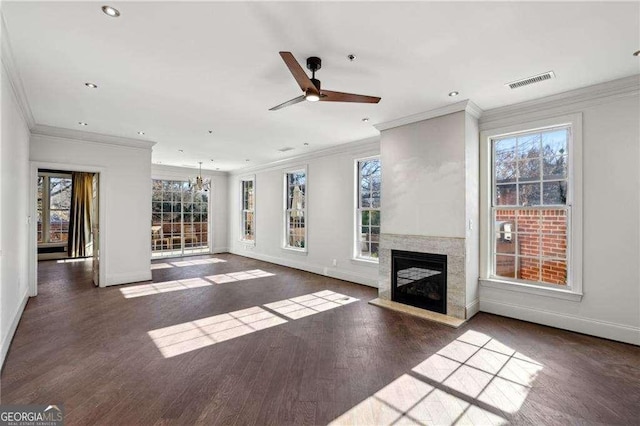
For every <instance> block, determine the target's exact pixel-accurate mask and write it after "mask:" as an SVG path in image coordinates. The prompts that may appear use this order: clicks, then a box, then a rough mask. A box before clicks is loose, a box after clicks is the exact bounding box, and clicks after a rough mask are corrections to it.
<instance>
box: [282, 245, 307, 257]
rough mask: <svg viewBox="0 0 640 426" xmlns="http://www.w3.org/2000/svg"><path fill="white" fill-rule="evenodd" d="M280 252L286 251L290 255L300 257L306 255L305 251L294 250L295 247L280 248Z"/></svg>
mask: <svg viewBox="0 0 640 426" xmlns="http://www.w3.org/2000/svg"><path fill="white" fill-rule="evenodd" d="M282 250H284V251H288V252H291V253H295V254H299V255H300V256H306V255H307V249H306V248H305V249H300V248H295V247H282Z"/></svg>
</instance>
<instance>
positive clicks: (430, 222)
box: [380, 111, 466, 238]
mask: <svg viewBox="0 0 640 426" xmlns="http://www.w3.org/2000/svg"><path fill="white" fill-rule="evenodd" d="M465 115H466V113H465V112H464V111H460V112H456V113H453V114H448V115H443V116H440V117H435V118H432V119H429V120H424V121H420V122H417V123H412V124H410V125H405V126H400V127H396V128H393V129H389V130H385V131H384V132H383V135H382V138H383V141H382V143H381V146H380V150H381V160H382V169H383V171H384V175H383V177H382V181H383V185H382V206H383V211H384V219H383V220H382V229H381V232H382V233H385V234H399V235H428V236H430V237H450V238H456V237H457V238H464V237H465Z"/></svg>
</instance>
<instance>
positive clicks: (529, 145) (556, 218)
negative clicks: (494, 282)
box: [489, 125, 573, 288]
mask: <svg viewBox="0 0 640 426" xmlns="http://www.w3.org/2000/svg"><path fill="white" fill-rule="evenodd" d="M490 144H491V211H490V215H491V216H490V224H491V228H490V229H491V231H490V232H491V241H490V247H491V248H490V256H489V257H490V259H489V262H490V271H489V272H490V274H489V275H490V277H492V278H498V279H506V280H514V281H521V282H525V283H533V284H543V285H555V286H563V287H565V288H566V287H567V286H568V285H569V284H570V279H571V277H570V275H571V267H570V266H571V265H570V256H569V253H570V248H571V244H570V242H571V218H572V205H571V202H570V200H571V199H572V198H571V197H572V194H571V191H572V178H571V170H572V164H571V161H572V158H573V156H572V153H571V150H572V126H571V125H562V126H556V127H547V128H543V129H538V130H533V131H527V132H518V133H511V134H507V135H504V136H497V137H491V138H490Z"/></svg>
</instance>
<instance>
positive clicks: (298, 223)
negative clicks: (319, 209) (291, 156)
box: [285, 170, 307, 250]
mask: <svg viewBox="0 0 640 426" xmlns="http://www.w3.org/2000/svg"><path fill="white" fill-rule="evenodd" d="M306 185H307V173H306V171H304V170H298V171H293V172H288V173H286V174H285V189H286V200H285V220H286V226H285V228H286V229H285V233H286V235H285V247H287V248H295V249H301V250H302V249H306V248H307V246H306V232H307V230H306V220H305V218H306V195H307V194H306V189H307V188H306Z"/></svg>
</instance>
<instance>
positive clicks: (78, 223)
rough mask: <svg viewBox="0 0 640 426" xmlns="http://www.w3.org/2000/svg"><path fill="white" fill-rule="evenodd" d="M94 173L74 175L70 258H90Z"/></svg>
mask: <svg viewBox="0 0 640 426" xmlns="http://www.w3.org/2000/svg"><path fill="white" fill-rule="evenodd" d="M92 204H93V173H76V172H74V173H73V186H72V188H71V219H70V221H69V241H68V243H67V244H68V246H67V252H68V255H69V257H84V256H89V255H91V253H87V245H88V244H89V243H90V242H91V220H92V217H91V215H92V213H93V205H92Z"/></svg>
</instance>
